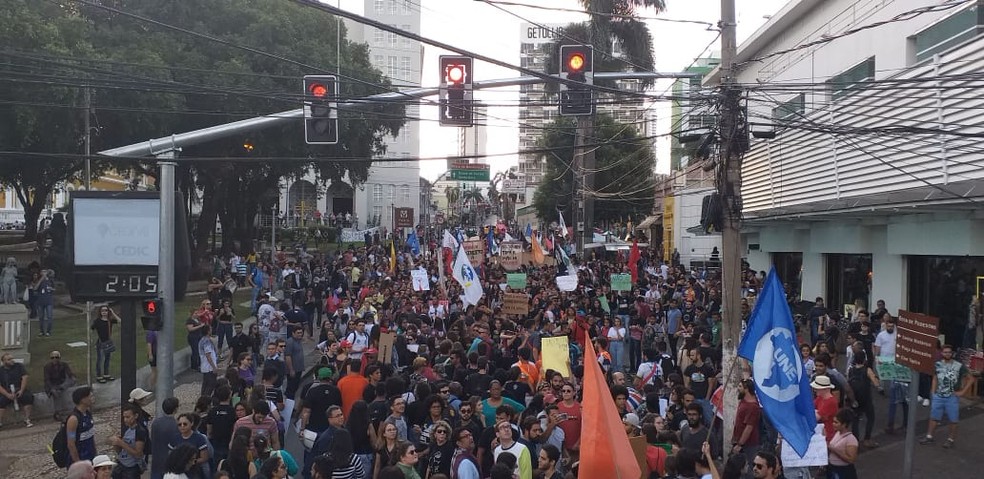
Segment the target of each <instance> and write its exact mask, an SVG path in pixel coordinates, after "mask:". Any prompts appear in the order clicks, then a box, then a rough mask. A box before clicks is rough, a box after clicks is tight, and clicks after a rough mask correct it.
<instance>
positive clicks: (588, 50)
mask: <svg viewBox="0 0 984 479" xmlns="http://www.w3.org/2000/svg"><path fill="white" fill-rule="evenodd" d="M560 77H561V78H563V79H566V80H569V81H571V82H576V83H577V84H570V83H561V84H560V114H561V115H568V116H575V115H590V114H592V113H594V101H593V100H594V90H593V89H592V88H591V85H594V48H593V47H592V46H591V45H561V47H560Z"/></svg>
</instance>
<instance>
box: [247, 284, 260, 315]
mask: <svg viewBox="0 0 984 479" xmlns="http://www.w3.org/2000/svg"><path fill="white" fill-rule="evenodd" d="M259 296H260V287H259V286H255V287H253V292H252V294H251V295H250V297H249V312H250V314H254V313H256V298H258V297H259Z"/></svg>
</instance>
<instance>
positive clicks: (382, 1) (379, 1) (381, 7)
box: [373, 0, 386, 13]
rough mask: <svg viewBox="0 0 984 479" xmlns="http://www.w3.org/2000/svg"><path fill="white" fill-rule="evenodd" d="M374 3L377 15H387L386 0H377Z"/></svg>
mask: <svg viewBox="0 0 984 479" xmlns="http://www.w3.org/2000/svg"><path fill="white" fill-rule="evenodd" d="M373 3H374V5H375V11H376V13H386V0H376V1H375V2H373Z"/></svg>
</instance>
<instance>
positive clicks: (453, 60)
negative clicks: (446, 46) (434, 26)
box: [439, 55, 475, 126]
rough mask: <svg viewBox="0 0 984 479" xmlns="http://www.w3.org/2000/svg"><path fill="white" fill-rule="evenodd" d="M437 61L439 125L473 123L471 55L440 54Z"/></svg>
mask: <svg viewBox="0 0 984 479" xmlns="http://www.w3.org/2000/svg"><path fill="white" fill-rule="evenodd" d="M439 63H440V66H441V72H440V75H441V85H440V88H439V93H440V103H439V105H440V106H439V108H440V110H441V115H440V123H441V125H442V126H472V125H474V124H475V112H474V111H473V109H472V105H473V97H472V93H473V90H472V77H473V75H472V59H471V57H462V56H454V55H441V58H440V62H439Z"/></svg>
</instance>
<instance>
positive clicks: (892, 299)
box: [868, 252, 909, 316]
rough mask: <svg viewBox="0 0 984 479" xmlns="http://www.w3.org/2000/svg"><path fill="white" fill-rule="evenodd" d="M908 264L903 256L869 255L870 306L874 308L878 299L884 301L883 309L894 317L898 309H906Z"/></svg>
mask: <svg viewBox="0 0 984 479" xmlns="http://www.w3.org/2000/svg"><path fill="white" fill-rule="evenodd" d="M907 265H908V263H907V262H906V259H905V256H902V255H899V254H888V253H881V252H875V253H873V254H872V255H871V272H872V278H871V304H870V305H869V306H868V307H869V308H872V309H873V308H874V304H875V302H877V301H878V300H879V299H883V300H885V307H886V308H888V311H889V312H890V313H892V315H893V316H894V315H895V314H897V313H898V311H897V310H898V309H899V308H901V309H905V308H906V307H908V303H909V298H908V294H907V293H908V280H909V274H908V268H907Z"/></svg>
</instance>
